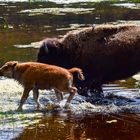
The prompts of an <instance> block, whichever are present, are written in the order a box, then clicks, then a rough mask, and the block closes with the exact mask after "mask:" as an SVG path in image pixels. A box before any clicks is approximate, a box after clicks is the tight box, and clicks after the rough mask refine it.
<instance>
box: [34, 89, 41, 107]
mask: <svg viewBox="0 0 140 140" xmlns="http://www.w3.org/2000/svg"><path fill="white" fill-rule="evenodd" d="M38 97H39V91H38V89H36V88H33V98H34V101H35V102H36V104H37V109H39V108H40V103H39V100H38Z"/></svg>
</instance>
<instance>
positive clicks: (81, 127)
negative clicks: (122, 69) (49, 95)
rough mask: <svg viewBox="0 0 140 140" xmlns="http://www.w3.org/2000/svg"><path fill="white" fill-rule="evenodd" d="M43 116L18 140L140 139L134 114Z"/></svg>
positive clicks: (139, 131) (138, 119)
mask: <svg viewBox="0 0 140 140" xmlns="http://www.w3.org/2000/svg"><path fill="white" fill-rule="evenodd" d="M65 115H66V114H60V115H57V114H55V115H53V114H52V115H50V116H49V115H48V114H46V116H44V118H43V119H42V121H40V122H39V124H37V125H33V126H29V127H28V128H27V129H25V131H24V132H23V133H22V134H21V136H20V138H18V140H24V139H26V140H30V139H36V140H46V139H48V140H58V139H60V140H94V139H95V140H96V139H97V140H139V138H140V116H139V115H134V114H125V115H124V114H119V115H116V114H115V115H113V114H110V115H98V114H95V115H94V114H93V115H92V116H90V115H89V116H88V115H87V116H83V117H82V116H80V117H75V116H73V115H69V116H67V115H66V116H65Z"/></svg>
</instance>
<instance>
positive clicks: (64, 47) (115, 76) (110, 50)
mask: <svg viewBox="0 0 140 140" xmlns="http://www.w3.org/2000/svg"><path fill="white" fill-rule="evenodd" d="M37 61H38V62H41V63H49V64H55V65H58V66H63V67H65V68H70V67H79V68H81V69H83V72H84V75H85V81H83V82H80V81H78V80H76V81H75V83H76V85H77V87H78V89H79V91H80V92H81V91H84V93H86V92H87V91H88V90H90V91H91V92H95V91H98V92H102V88H101V86H102V84H103V83H107V82H110V81H114V80H120V79H124V78H128V77H130V76H132V75H134V74H136V73H137V72H139V71H140V26H137V25H126V24H125V25H98V26H95V27H94V28H92V27H89V28H84V29H81V30H75V31H71V32H68V33H67V34H66V35H65V36H64V37H63V38H62V39H56V38H47V39H45V40H44V41H43V43H42V45H41V47H40V49H39V52H38V57H37Z"/></svg>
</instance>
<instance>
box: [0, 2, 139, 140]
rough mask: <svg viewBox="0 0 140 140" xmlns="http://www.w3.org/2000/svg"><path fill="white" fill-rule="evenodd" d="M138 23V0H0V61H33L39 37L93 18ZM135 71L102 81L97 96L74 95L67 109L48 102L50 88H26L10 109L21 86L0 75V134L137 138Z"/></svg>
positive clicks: (40, 139) (45, 139)
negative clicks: (26, 94)
mask: <svg viewBox="0 0 140 140" xmlns="http://www.w3.org/2000/svg"><path fill="white" fill-rule="evenodd" d="M104 23H110V24H118V23H122V24H123V23H132V24H138V25H140V1H139V0H131V1H126V0H123V1H122V0H120V1H119V0H116V1H114V0H112V1H111V0H110V1H102V0H96V1H95V0H50V1H43V0H42V1H36V0H29V1H27V0H0V65H2V64H3V63H5V62H6V61H9V60H18V61H21V62H23V61H36V54H37V51H38V47H39V45H40V41H41V40H42V39H44V38H46V37H62V36H63V35H64V34H65V33H66V32H67V31H70V30H74V29H78V28H83V27H89V26H92V25H94V24H104ZM139 80H140V75H139V74H137V75H135V76H133V77H130V78H128V79H124V80H121V81H116V82H114V83H110V84H105V85H103V90H104V93H103V97H102V98H98V97H96V95H94V96H91V97H84V96H80V95H78V94H77V95H76V96H75V98H74V99H73V101H72V103H71V109H69V110H67V109H64V108H63V105H64V103H65V101H66V98H67V95H66V96H65V98H64V101H62V103H61V108H59V109H56V108H54V106H55V103H57V101H56V98H55V94H54V91H53V90H52V91H40V102H41V103H42V105H44V107H45V110H43V111H40V112H39V111H35V107H34V105H35V104H34V101H33V99H32V93H31V94H30V97H29V98H28V100H27V102H26V104H25V105H24V107H23V109H24V111H23V112H22V113H18V112H16V111H15V110H16V108H17V104H18V103H19V100H20V97H21V94H22V91H23V88H22V87H21V86H20V85H19V84H18V83H17V82H15V81H14V80H11V79H6V78H4V77H0V140H9V139H17V140H31V139H33V140H140V89H139V87H140V86H139V85H140V83H139Z"/></svg>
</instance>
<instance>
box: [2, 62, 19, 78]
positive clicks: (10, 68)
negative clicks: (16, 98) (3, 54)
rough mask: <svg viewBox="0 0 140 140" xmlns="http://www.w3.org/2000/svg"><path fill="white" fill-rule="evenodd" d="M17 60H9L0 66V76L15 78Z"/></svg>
mask: <svg viewBox="0 0 140 140" xmlns="http://www.w3.org/2000/svg"><path fill="white" fill-rule="evenodd" d="M17 63H18V62H17V61H9V62H7V63H5V64H4V65H3V66H2V67H1V68H0V76H5V77H8V78H13V75H14V68H15V66H16V65H17Z"/></svg>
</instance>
